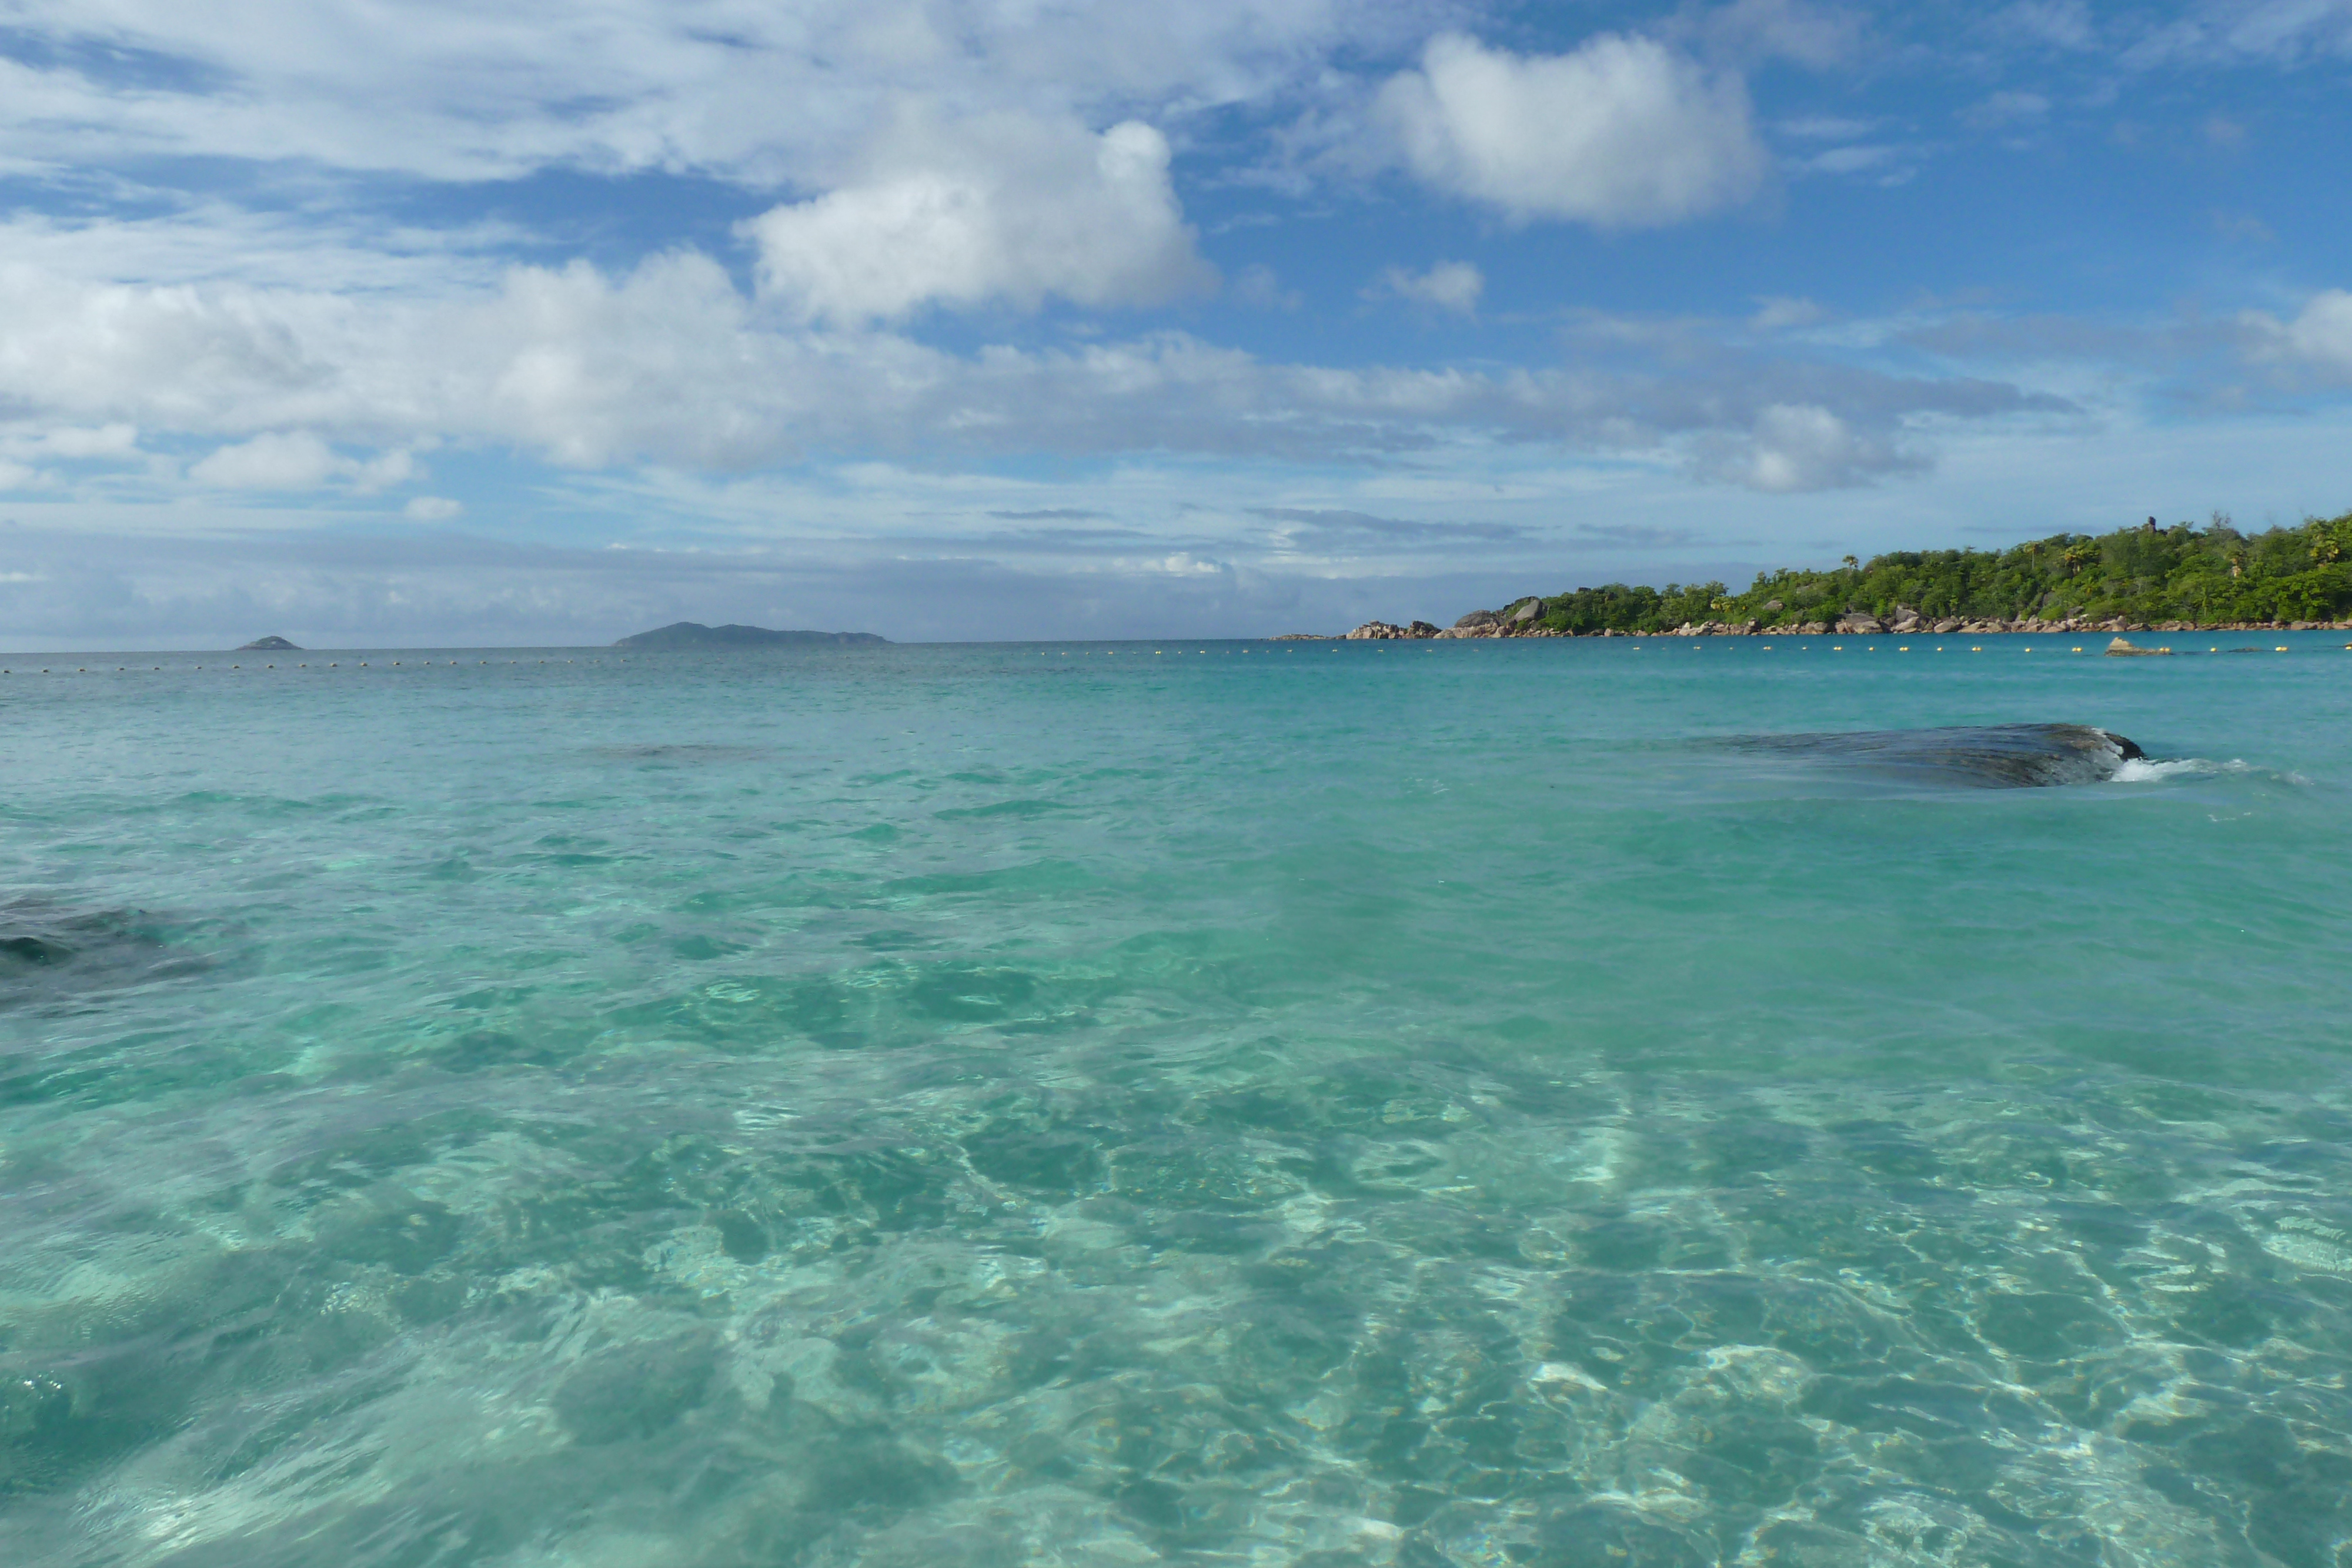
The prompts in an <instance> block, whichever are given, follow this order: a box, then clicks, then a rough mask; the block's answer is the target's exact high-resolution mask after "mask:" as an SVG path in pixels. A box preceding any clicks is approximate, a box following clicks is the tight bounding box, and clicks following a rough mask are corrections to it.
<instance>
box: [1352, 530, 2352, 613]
mask: <svg viewBox="0 0 2352 1568" xmlns="http://www.w3.org/2000/svg"><path fill="white" fill-rule="evenodd" d="M2341 630H2352V512H2347V513H2346V514H2345V515H2343V516H2342V517H2312V518H2309V519H2307V520H2305V522H2303V523H2301V524H2299V525H2296V526H2294V527H2280V528H2268V529H2265V530H2263V532H2261V533H2254V534H2249V533H2241V532H2240V531H2239V530H2238V529H2237V528H2233V527H2232V526H2231V523H2230V520H2229V519H2228V518H2227V517H2221V516H2220V515H2218V514H2217V515H2216V516H2215V517H2214V518H2213V520H2212V522H2211V523H2210V525H2209V526H2206V527H2203V528H2200V527H2197V526H2194V525H2192V524H2189V523H2177V524H2175V525H2173V526H2172V527H2170V528H2161V527H2159V526H2158V523H2157V520H2156V519H2155V518H2154V517H2150V518H2148V519H2147V521H2146V522H2145V523H2143V524H2140V525H2138V526H2137V527H2134V528H2118V529H2116V530H2115V531H2114V532H2112V533H2107V534H2100V535H2096V536H2094V535H2089V534H2072V533H2067V534H2053V535H2051V536H2050V537H2048V538H2041V539H2031V540H2028V541H2026V542H2025V543H2023V544H2019V545H2014V546H2011V548H2010V549H2001V550H1979V549H1948V550H1895V551H1890V552H1888V553H1886V554H1885V555H1880V556H1874V557H1873V558H1871V559H1869V560H1867V561H1864V560H1861V559H1856V558H1855V557H1853V556H1847V557H1846V558H1845V559H1844V563H1843V566H1841V567H1830V568H1820V569H1815V568H1795V567H1790V568H1783V569H1781V570H1777V571H1770V572H1759V573H1758V574H1757V577H1756V580H1755V582H1754V583H1753V584H1752V585H1750V586H1749V587H1748V588H1745V589H1739V590H1734V589H1731V588H1728V587H1727V586H1726V585H1724V584H1723V583H1720V582H1690V583H1668V584H1667V585H1666V586H1665V587H1664V588H1655V587H1651V586H1648V585H1645V584H1640V583H1633V584H1628V583H1624V582H1612V583H1609V584H1607V585H1605V586H1602V587H1598V588H1577V589H1573V590H1570V591H1564V592H1561V593H1557V594H1547V595H1529V596H1528V597H1526V598H1522V599H1514V600H1512V601H1510V602H1509V603H1507V604H1506V605H1503V606H1502V607H1501V608H1499V609H1496V610H1474V611H1472V612H1470V613H1469V614H1467V615H1465V616H1462V617H1461V618H1460V619H1458V620H1456V621H1455V622H1454V623H1453V624H1452V625H1450V626H1443V627H1441V626H1439V625H1436V624H1434V623H1433V622H1427V621H1412V622H1403V623H1402V624H1399V623H1396V622H1387V621H1368V622H1364V624H1362V625H1361V626H1359V627H1357V628H1356V629H1355V630H1354V631H1352V632H1348V633H1347V634H1346V635H1347V637H1348V639H1349V640H1350V641H1354V642H1389V641H1407V640H1424V639H1426V640H1436V639H1439V638H1465V637H1475V638H1488V637H1822V636H1840V637H1867V636H1875V635H1893V636H1898V637H1926V636H1937V637H1945V636H1962V637H1968V636H1997V635H2000V634H2002V633H2012V634H2013V633H2023V634H2025V635H2029V636H2035V635H2038V636H2065V635H2070V634H2083V633H2092V632H2105V633H2107V634H2108V635H2111V636H2113V635H2118V634H2121V633H2124V632H2308V631H2341Z"/></svg>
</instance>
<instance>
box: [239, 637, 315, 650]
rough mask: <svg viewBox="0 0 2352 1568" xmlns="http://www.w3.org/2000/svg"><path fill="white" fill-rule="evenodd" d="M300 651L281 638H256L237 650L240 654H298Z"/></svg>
mask: <svg viewBox="0 0 2352 1568" xmlns="http://www.w3.org/2000/svg"><path fill="white" fill-rule="evenodd" d="M301 651H302V650H301V649H300V648H299V647H298V646H296V645H295V644H294V643H289V642H288V641H287V640H286V639H285V638H283V637H256V638H255V639H254V640H253V641H252V642H250V643H245V644H244V645H242V646H241V647H239V648H238V649H237V652H238V653H300V652H301Z"/></svg>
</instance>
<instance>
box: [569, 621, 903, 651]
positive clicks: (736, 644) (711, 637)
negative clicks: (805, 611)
mask: <svg viewBox="0 0 2352 1568" xmlns="http://www.w3.org/2000/svg"><path fill="white" fill-rule="evenodd" d="M889 641H890V639H888V638H887V637H877V636H876V635H875V634H874V633H873V632H771V631H769V630H768V629H767V628H766V627H765V626H704V625H701V624H699V623H698V622H692V621H680V622H677V623H676V624H675V625H670V626H663V627H660V628H657V629H656V630H655V631H651V632H638V633H637V634H636V635H635V636H634V637H624V638H622V639H621V640H620V641H619V642H617V643H614V644H613V646H614V647H615V648H781V647H786V646H796V645H805V644H808V643H858V644H882V643H888V642H889Z"/></svg>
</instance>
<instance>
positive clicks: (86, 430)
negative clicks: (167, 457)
mask: <svg viewBox="0 0 2352 1568" xmlns="http://www.w3.org/2000/svg"><path fill="white" fill-rule="evenodd" d="M8 444H10V445H12V446H17V447H19V448H20V449H23V450H28V451H33V452H38V453H41V454H44V455H47V456H51V457H64V458H68V459H71V458H89V457H130V456H132V455H136V454H137V452H138V450H139V429H138V426H136V425H131V424H121V423H116V424H102V425H98V426H95V427H91V426H78V425H64V426H60V427H59V428H58V429H54V430H45V431H42V432H40V433H39V434H36V435H32V436H30V437H29V438H26V439H23V440H10V441H9V442H8Z"/></svg>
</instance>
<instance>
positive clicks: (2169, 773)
mask: <svg viewBox="0 0 2352 1568" xmlns="http://www.w3.org/2000/svg"><path fill="white" fill-rule="evenodd" d="M2225 778H2227V779H2269V780H2271V781H2272V782H2273V783H2278V784H2294V785H2307V784H2309V783H2310V782H2311V780H2310V779H2305V777H2304V776H2303V775H2302V774H2300V773H2289V772H2281V771H2279V770H2277V769H2275V768H2257V767H2255V766H2254V765H2253V764H2252V763H2251V762H2247V761H2245V760H2243V759H2242V758H2234V757H2233V758H2231V759H2230V760H2229V761H2227V762H2217V761H2215V760H2213V759H2212V758H2210V757H2176V758H2169V759H2168V760H2165V761H2161V762H2159V761H2157V760H2156V759H2154V758H2146V757H2143V758H2134V759H2133V760H2131V761H2128V762H2126V763H2124V764H2123V765H2122V766H2121V767H2119V768H2116V771H2115V775H2114V777H2113V778H2112V779H2110V780H2109V782H2111V783H2116V784H2159V783H2162V782H2163V781H2164V780H2165V779H2225Z"/></svg>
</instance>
